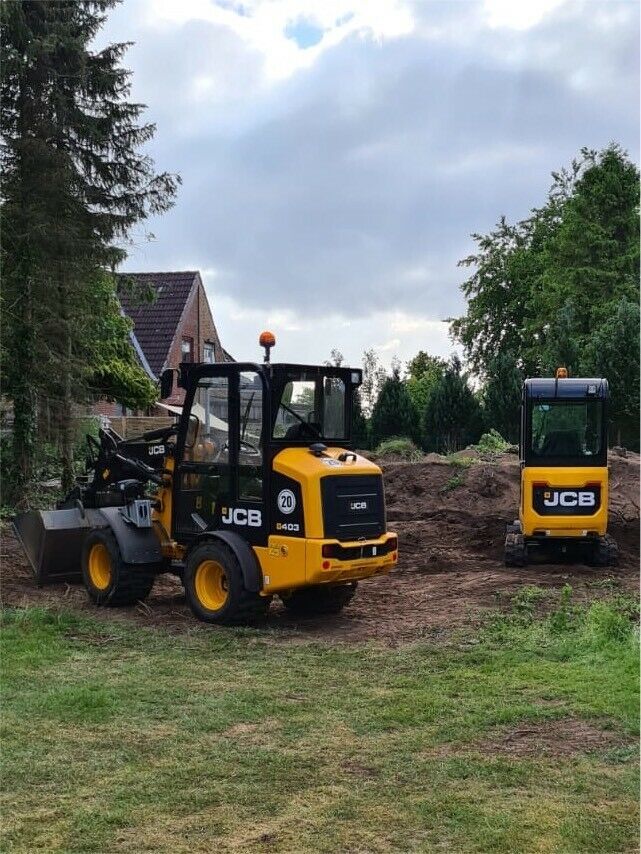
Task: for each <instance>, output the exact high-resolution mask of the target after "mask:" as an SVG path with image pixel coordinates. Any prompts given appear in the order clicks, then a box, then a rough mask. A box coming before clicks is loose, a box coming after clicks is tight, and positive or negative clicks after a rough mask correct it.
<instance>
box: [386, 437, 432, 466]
mask: <svg viewBox="0 0 641 854" xmlns="http://www.w3.org/2000/svg"><path fill="white" fill-rule="evenodd" d="M376 453H377V454H378V456H379V457H402V458H403V459H404V460H410V461H415V460H419V459H420V458H421V456H422V454H421V452H420V450H419V449H418V448H417V447H416V445H415V444H414V442H412V440H411V439H408V438H407V437H406V436H392V437H391V438H390V439H385V441H384V442H381V443H380V445H379V446H378V447H377V448H376Z"/></svg>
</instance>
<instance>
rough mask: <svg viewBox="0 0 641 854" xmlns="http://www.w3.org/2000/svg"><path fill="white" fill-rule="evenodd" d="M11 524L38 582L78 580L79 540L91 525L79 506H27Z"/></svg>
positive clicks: (80, 549) (79, 570) (39, 584)
mask: <svg viewBox="0 0 641 854" xmlns="http://www.w3.org/2000/svg"><path fill="white" fill-rule="evenodd" d="M13 526H14V529H15V532H16V534H17V535H18V539H19V540H20V542H21V544H22V547H23V549H24V551H25V554H26V555H27V558H28V559H29V563H30V564H31V567H32V569H33V571H34V573H35V576H36V581H37V583H38V586H41V585H42V584H46V583H48V582H55V581H80V579H81V578H82V571H81V568H80V555H81V552H82V544H83V542H84V539H85V537H86V536H87V534H88V533H89V531H90V530H91V529H92V526H91V523H90V522H89V520H88V519H87V518H86V517H85V516H84V515H83V513H82V512H81V510H80V509H79V508H76V507H74V508H72V509H69V510H29V511H28V512H27V513H20V514H19V515H18V516H16V517H15V519H14V520H13Z"/></svg>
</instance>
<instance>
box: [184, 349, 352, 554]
mask: <svg viewBox="0 0 641 854" xmlns="http://www.w3.org/2000/svg"><path fill="white" fill-rule="evenodd" d="M361 380H362V374H361V371H360V370H352V369H346V368H337V367H331V366H311V365H298V364H273V363H264V364H258V363H250V362H247V363H222V364H193V363H191V364H183V365H181V366H180V370H179V378H178V384H179V386H180V387H182V388H184V389H185V392H186V394H185V402H184V406H183V412H182V416H181V419H180V425H179V429H178V436H177V441H176V448H175V460H174V464H175V476H174V487H173V502H172V503H173V508H174V509H173V525H172V529H173V530H174V531H175V533H176V536H177V538H178V539H181V540H184V541H190V540H191V539H193V538H194V537H195V536H198V534H199V533H200V532H202V531H205V530H208V529H212V528H215V529H218V528H221V527H224V528H226V529H228V530H232V531H239V530H240V531H242V534H243V537H244V538H245V539H246V540H247V541H248V542H250V543H251V544H252V545H261V544H262V545H264V544H265V543H266V542H267V539H268V536H269V532H270V531H271V529H272V527H273V522H274V517H275V516H278V515H281V514H280V513H279V512H278V505H277V503H276V504H275V503H274V501H273V496H272V492H273V491H274V489H276V488H278V492H279V493H280V492H283V491H284V490H289V492H291V494H292V495H293V502H294V504H295V506H296V508H298V510H297V511H296V510H294V511H293V512H292V513H291V514H288V513H286V514H284V515H286V516H288V519H287V522H288V524H289V526H290V527H291V528H292V529H294V527H295V526H298V528H299V530H300V531H301V532H302V530H303V524H304V522H303V518H302V512H301V511H302V500H298V501H297V500H296V496H297V493H299V492H300V489H301V485H300V482H298V481H297V482H295V483H289V482H286V483H285V480H286V479H285V480H283V479H282V478H281V477H280V476H279V475H278V473H276V472H274V471H273V460H274V458H275V457H277V456H278V455H279V454H281V453H282V452H283V451H284V450H286V449H288V448H300V449H304V451H305V457H308V456H313V455H314V453H323V451H322V450H321V451H320V452H319V451H318V450H312V449H318V448H320V449H322V448H327V447H332V446H333V447H336V446H340V448H350V447H351V412H352V398H353V394H354V391H355V390H356V388H358V386H359V385H360V383H361ZM305 457H304V458H303V459H305ZM283 500H285V499H281V503H282V501H283Z"/></svg>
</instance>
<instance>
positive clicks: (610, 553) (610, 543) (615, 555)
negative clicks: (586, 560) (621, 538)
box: [592, 534, 619, 566]
mask: <svg viewBox="0 0 641 854" xmlns="http://www.w3.org/2000/svg"><path fill="white" fill-rule="evenodd" d="M618 563H619V546H618V545H617V542H616V540H614V539H613V538H612V537H611V536H610V535H609V534H606V535H605V536H604V537H599V539H598V540H597V541H596V543H595V545H594V546H593V549H592V564H593V566H616V565H617V564H618Z"/></svg>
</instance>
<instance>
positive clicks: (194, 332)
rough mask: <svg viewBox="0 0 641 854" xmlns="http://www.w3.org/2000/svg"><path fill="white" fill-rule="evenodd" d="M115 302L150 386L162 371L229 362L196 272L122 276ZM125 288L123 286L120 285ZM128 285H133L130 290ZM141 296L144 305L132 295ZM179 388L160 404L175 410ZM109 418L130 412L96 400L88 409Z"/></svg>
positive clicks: (228, 356) (182, 395)
mask: <svg viewBox="0 0 641 854" xmlns="http://www.w3.org/2000/svg"><path fill="white" fill-rule="evenodd" d="M119 279H120V280H121V282H122V285H123V286H122V287H121V288H119V298H120V304H121V306H122V310H123V312H124V313H125V314H126V315H127V317H129V318H130V319H131V321H132V322H133V325H134V326H133V330H132V332H131V344H132V347H133V348H134V350H135V352H136V356H137V357H138V361H139V362H140V364H141V365H142V367H143V368H144V370H145V371H146V372H147V374H148V375H149V377H150V379H152V380H153V381H154V382H155V381H157V380H158V379H159V378H160V375H161V374H162V372H163V371H164V370H165V369H166V368H177V367H178V365H179V364H180V363H181V362H233V361H234V360H233V358H232V357H231V356H230V355H229V353H227V351H226V350H224V349H223V346H222V344H221V343H220V338H219V336H218V331H217V329H216V324H215V323H214V318H213V315H212V313H211V308H210V306H209V300H208V299H207V294H206V292H205V288H204V287H203V283H202V279H201V277H200V273H199V272H198V271H197V270H189V271H185V272H171V273H122V274H120V275H119ZM125 285H127V287H125ZM132 286H133V287H132ZM139 291H140V292H143V291H144V292H147V293H149V294H150V295H151V297H152V299H151V300H150V301H146V300H141V299H135V298H134V297H132V293H137V292H139ZM183 397H184V390H183V389H179V388H176V389H175V391H174V394H173V396H172V397H171V398H169V399H168V400H166V401H164V403H166V404H170V405H174V406H180V405H181V404H182V401H183ZM94 411H95V412H96V414H99V415H107V416H109V417H114V416H119V415H125V414H130V413H127V412H125V410H124V408H123V406H122V405H120V404H119V403H117V402H116V403H112V402H109V401H100V402H98V403H97V404H96V406H95V407H94Z"/></svg>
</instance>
